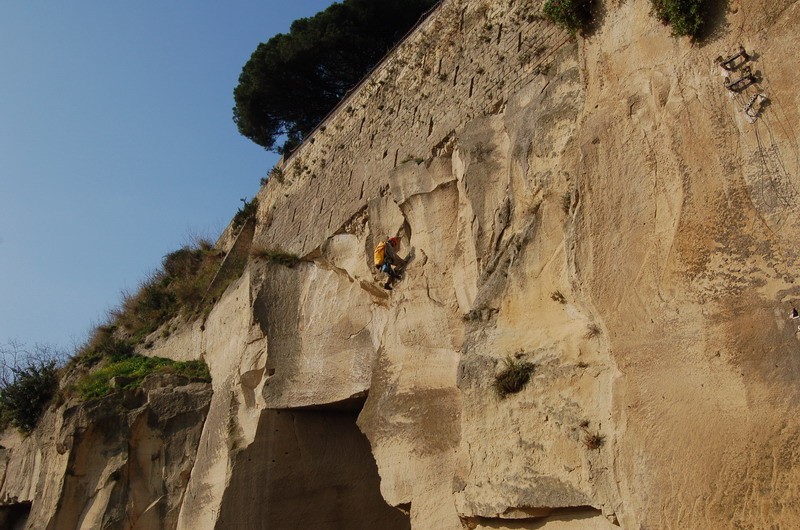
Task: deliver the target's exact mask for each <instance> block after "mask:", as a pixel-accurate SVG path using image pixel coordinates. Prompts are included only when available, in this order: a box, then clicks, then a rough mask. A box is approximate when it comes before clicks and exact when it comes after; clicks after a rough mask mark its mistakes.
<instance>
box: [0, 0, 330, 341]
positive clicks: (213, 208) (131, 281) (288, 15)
mask: <svg viewBox="0 0 800 530" xmlns="http://www.w3.org/2000/svg"><path fill="white" fill-rule="evenodd" d="M331 3H333V2H332V1H331V0H304V1H302V2H290V1H277V0H263V1H260V2H258V1H248V0H229V1H226V2H222V1H211V0H193V1H188V0H172V1H169V2H164V1H163V0H159V1H156V0H142V1H140V2H114V1H112V2H100V1H92V2H89V1H86V0H84V1H81V0H78V1H76V2H63V1H56V0H39V1H36V2H24V1H23V0H9V1H8V2H5V3H4V6H3V12H2V16H1V17H0V344H4V343H6V342H7V341H8V340H17V341H20V342H22V343H26V344H34V343H44V344H53V345H57V346H61V347H65V348H66V347H71V346H72V345H73V344H75V343H79V342H81V341H82V340H83V339H84V338H85V337H86V334H87V332H88V331H89V330H90V329H91V328H92V327H93V326H94V325H96V324H97V323H99V322H100V321H102V320H103V319H104V318H105V317H104V315H105V314H106V312H107V311H108V310H109V309H110V308H112V307H114V306H116V305H117V304H118V302H119V300H120V293H121V292H122V291H123V290H125V289H127V290H134V289H136V287H137V286H138V284H139V282H140V281H141V280H142V279H143V278H144V277H145V275H146V274H147V273H148V272H150V271H152V270H154V269H155V268H157V267H158V266H159V264H160V262H161V258H162V256H163V255H164V254H166V253H168V252H170V251H172V250H175V249H177V248H179V247H181V246H182V245H184V244H186V243H187V242H189V241H190V238H191V236H192V235H193V234H194V235H201V236H208V237H211V238H216V236H217V235H218V234H219V232H220V231H221V230H222V229H223V228H224V227H225V225H226V224H227V223H228V221H229V220H230V218H231V217H232V216H233V214H235V213H236V210H237V208H238V207H239V205H240V204H241V203H240V202H239V198H241V197H248V198H249V197H252V196H253V195H254V194H255V193H256V192H257V191H258V187H259V181H260V179H261V177H263V176H265V175H266V173H267V171H268V170H269V169H270V168H271V167H272V165H274V163H275V161H276V160H277V157H276V155H274V154H272V153H269V152H266V151H264V150H263V149H262V148H261V147H259V146H257V145H255V144H253V143H252V142H250V141H249V140H247V139H246V138H243V137H242V136H240V135H239V133H238V132H237V130H236V126H235V124H234V123H233V121H232V119H231V108H232V107H233V95H232V94H233V88H234V87H235V86H236V83H237V79H238V76H239V73H240V72H241V69H242V66H243V65H244V63H245V62H246V61H247V59H248V58H249V57H250V54H251V53H252V52H253V51H254V50H255V48H256V46H257V45H258V43H259V42H265V41H266V40H267V39H268V38H269V37H271V36H272V35H274V34H276V33H281V32H286V31H288V29H289V25H290V24H291V21H292V20H295V19H296V18H299V17H304V16H310V15H312V14H314V13H316V12H318V11H321V10H322V9H324V8H325V7H326V6H328V5H330V4H331Z"/></svg>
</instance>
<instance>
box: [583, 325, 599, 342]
mask: <svg viewBox="0 0 800 530" xmlns="http://www.w3.org/2000/svg"><path fill="white" fill-rule="evenodd" d="M601 333H602V330H601V329H600V326H598V325H597V324H595V323H594V322H593V323H591V324H589V326H588V327H587V328H586V333H585V334H584V335H583V338H585V339H588V340H591V339H593V338H595V337H599V336H600V334H601Z"/></svg>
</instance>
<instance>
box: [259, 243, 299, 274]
mask: <svg viewBox="0 0 800 530" xmlns="http://www.w3.org/2000/svg"><path fill="white" fill-rule="evenodd" d="M250 254H251V255H252V256H253V257H254V258H257V259H263V260H265V261H269V262H270V263H277V264H278V265H283V266H284V267H288V268H290V269H291V268H293V267H294V266H295V265H297V264H298V263H299V262H300V256H298V255H297V254H290V253H289V252H284V251H282V250H280V249H273V248H263V247H260V248H255V249H253V251H252V252H251V253H250Z"/></svg>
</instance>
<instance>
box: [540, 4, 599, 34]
mask: <svg viewBox="0 0 800 530" xmlns="http://www.w3.org/2000/svg"><path fill="white" fill-rule="evenodd" d="M594 2H595V0H547V1H546V2H545V3H544V8H543V9H542V11H543V12H544V15H545V16H546V17H547V18H549V19H550V20H552V21H553V22H555V23H556V24H557V25H559V26H561V27H563V28H566V29H568V30H570V31H587V30H588V29H589V28H590V27H591V25H592V22H593V21H594Z"/></svg>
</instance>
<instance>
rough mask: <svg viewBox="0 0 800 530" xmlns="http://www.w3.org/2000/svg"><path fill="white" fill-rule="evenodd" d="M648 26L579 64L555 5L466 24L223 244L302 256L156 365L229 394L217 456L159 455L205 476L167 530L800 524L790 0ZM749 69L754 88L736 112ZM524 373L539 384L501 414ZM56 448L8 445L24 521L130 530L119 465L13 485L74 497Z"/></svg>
mask: <svg viewBox="0 0 800 530" xmlns="http://www.w3.org/2000/svg"><path fill="white" fill-rule="evenodd" d="M649 5H650V4H649V2H646V1H643V0H627V1H613V0H609V1H606V2H604V3H603V8H602V13H601V17H600V19H599V21H598V25H597V28H596V30H595V31H594V32H593V33H591V34H589V35H586V36H585V37H582V38H574V37H571V36H570V35H568V34H566V33H564V32H562V31H561V30H558V29H557V28H555V27H554V26H552V25H551V24H550V23H548V22H546V21H544V20H542V19H541V18H540V17H539V16H538V13H539V5H538V3H536V2H518V1H517V2H514V1H505V0H503V1H489V0H484V1H475V2H467V1H466V0H445V1H444V2H443V3H442V5H441V6H440V7H439V8H438V9H437V11H436V12H435V13H433V14H432V15H431V17H429V18H428V19H427V20H426V21H425V22H424V23H423V24H422V25H421V26H420V27H419V28H417V30H415V32H414V33H413V34H412V35H410V36H409V37H408V39H406V41H404V43H402V44H401V45H400V46H399V47H398V48H397V49H396V50H395V51H394V52H392V54H391V55H390V57H389V58H388V59H387V60H386V61H385V62H384V63H383V64H382V65H380V66H379V68H378V69H376V71H375V72H373V74H372V75H371V76H370V77H369V78H368V79H367V80H366V82H365V83H363V84H362V85H361V86H359V87H358V88H357V89H356V90H355V91H354V92H353V94H352V95H351V96H350V97H349V98H348V99H347V100H345V101H344V102H343V103H342V105H341V106H340V107H339V108H338V109H337V110H336V112H334V113H333V114H332V115H331V116H330V117H329V118H328V119H327V120H326V121H325V122H324V123H323V124H322V125H321V126H320V127H319V128H318V129H317V130H316V131H315V132H314V133H313V134H312V135H311V137H310V138H309V139H308V140H307V141H306V143H305V144H304V145H303V146H302V147H301V148H300V149H299V150H298V151H297V152H295V153H294V154H293V155H292V156H291V157H289V158H288V159H287V160H286V161H284V162H283V164H282V166H281V171H280V172H277V173H275V174H276V175H279V176H280V178H277V176H276V177H275V178H273V179H272V180H271V181H270V182H269V183H268V184H267V185H266V186H265V187H264V188H262V190H261V191H260V192H259V195H258V198H259V205H260V208H259V211H258V215H257V219H256V222H255V225H254V226H253V225H250V226H249V228H247V227H246V228H247V229H246V230H244V231H243V232H242V233H241V234H239V235H238V237H236V235H235V234H229V235H228V237H226V238H225V239H224V241H223V243H224V246H225V247H226V248H231V249H234V250H235V252H239V253H240V252H243V251H246V249H247V248H251V249H258V248H262V249H272V250H278V249H279V250H281V251H283V252H288V253H293V254H296V255H298V256H299V257H300V258H301V261H300V262H299V263H298V264H297V265H295V266H293V267H287V266H285V265H283V264H280V263H274V262H271V261H270V260H268V259H256V258H251V259H250V262H249V263H248V266H247V267H246V269H245V272H244V274H243V275H242V276H241V278H239V279H238V281H237V282H236V283H235V284H233V285H232V286H231V287H230V288H229V289H228V290H227V291H226V293H225V294H224V295H223V297H222V298H221V299H220V300H219V302H218V303H217V304H216V305H215V307H214V309H213V310H212V311H211V313H210V314H209V315H208V317H207V318H205V319H203V320H202V321H197V322H195V323H193V324H192V325H190V326H186V327H185V328H184V329H183V330H182V331H179V332H177V333H173V334H172V335H171V336H170V338H169V339H167V340H163V339H158V338H154V341H155V346H154V347H153V348H152V349H150V350H148V354H152V355H159V356H164V357H171V358H174V359H199V358H203V359H205V361H206V362H207V363H208V365H209V368H210V371H211V374H212V379H213V383H212V385H213V395H212V396H211V398H210V404H209V407H208V415H207V418H206V419H205V421H204V422H203V423H202V424H200V423H198V424H197V426H196V427H197V428H198V429H199V428H202V433H201V434H199V441H194V440H193V439H192V438H191V437H185V438H181V439H180V441H176V440H178V439H177V438H174V439H170V440H173V441H170V442H165V443H180V444H186V447H187V448H188V445H192V448H191V450H189V449H187V454H192V455H194V451H195V450H196V457H194V456H192V457H191V458H187V459H186V460H185V461H184V465H183V466H182V467H181V470H182V471H181V473H184V472H185V473H187V474H186V475H181V476H185V478H186V481H185V487H184V483H182V482H181V481H176V480H167V481H166V483H167V484H170V486H169V488H175V489H173V490H171V489H169V488H168V491H164V492H162V493H158V495H156V493H154V492H152V491H149V490H148V491H149V493H148V494H147V495H144V497H143V498H146V499H147V501H148V502H152V503H156V501H157V500H158V499H162V498H163V499H164V500H163V501H158V502H161V503H163V504H162V505H161V506H163V507H162V508H159V509H160V510H163V511H160V512H158V513H159V514H162V515H163V517H162V518H161V519H159V521H160V523H159V524H161V525H162V526H163V527H164V528H181V529H199V528H208V529H210V528H219V529H226V528H348V529H351V528H364V529H367V528H387V529H391V528H408V527H411V528H414V529H431V530H441V529H461V528H473V529H501V528H515V529H522V528H547V529H560V530H570V529H574V530H577V529H589V528H597V529H605V528H614V527H617V526H621V527H623V528H631V529H645V528H647V529H655V528H658V529H662V528H676V529H677V528H680V529H687V528H697V529H710V528H720V529H723V528H754V529H755V528H796V527H800V502H799V501H800V494H799V493H798V492H799V491H800V489H799V488H800V445H798V442H797V441H796V440H797V439H798V435H799V434H800V420H798V409H799V407H800V392H798V384H797V381H798V377H799V376H800V358H798V340H800V335H798V327H797V325H796V324H795V322H796V321H793V320H790V319H788V317H787V315H788V313H789V312H790V311H791V309H792V307H793V304H796V303H797V304H800V302H795V300H796V299H797V297H798V295H800V288H798V286H797V280H798V274H797V272H796V270H795V269H794V267H795V266H796V265H797V259H798V249H797V244H796V242H797V241H798V237H800V224H799V223H798V213H800V212H799V211H798V210H799V209H800V194H798V189H800V188H799V186H800V180H799V177H798V170H800V149H799V148H798V142H799V141H800V137H798V131H797V130H796V127H797V124H798V103H800V101H799V100H798V99H799V98H800V96H798V90H797V86H798V84H799V83H800V69H798V68H797V67H796V65H795V64H794V63H795V62H796V61H795V60H794V56H795V54H794V53H793V52H792V50H795V49H796V48H797V44H798V40H800V37H799V35H800V34H799V33H798V32H797V28H798V27H800V26H798V24H799V23H800V3H798V2H796V1H794V0H752V1H750V2H741V1H739V0H731V1H730V2H729V3H728V5H727V6H724V7H720V9H719V11H718V14H717V18H716V19H715V20H714V21H713V23H712V26H711V27H712V30H713V32H712V34H711V35H710V36H709V37H707V38H706V39H705V40H704V41H703V42H702V43H701V44H694V45H693V44H692V43H690V42H688V41H687V40H683V39H676V38H673V37H672V36H670V34H669V29H668V28H666V27H664V26H662V25H661V24H660V23H659V22H658V21H657V20H655V19H654V18H653V17H652V16H651V15H650V14H649ZM739 45H742V46H744V48H745V49H746V50H747V51H748V58H747V63H748V66H749V67H750V68H751V71H752V72H753V73H754V75H755V81H756V82H755V83H753V84H752V85H750V86H747V87H743V88H742V90H740V91H730V90H728V89H726V87H725V83H726V80H725V79H724V77H723V75H727V76H728V77H729V78H732V79H729V81H727V82H730V81H735V80H736V79H738V77H739V76H740V75H742V71H743V68H739V69H736V70H734V71H733V72H729V71H726V70H724V69H721V67H720V66H719V62H718V60H717V57H718V56H723V57H725V56H729V55H731V54H733V53H735V51H736V50H737V49H738V47H739ZM759 94H763V95H764V96H765V97H764V98H759V99H754V97H756V96H758V95H759ZM751 101H753V102H755V103H756V104H755V105H754V106H753V107H752V108H750V107H748V108H749V112H750V115H748V113H746V112H745V110H744V108H745V107H746V106H747V105H748V103H750V102H751ZM395 234H397V235H401V236H402V238H403V244H402V248H401V254H402V255H404V256H405V255H407V256H409V261H410V263H409V265H408V267H407V269H406V272H405V277H404V279H403V280H402V281H400V282H399V283H398V284H397V285H396V286H395V289H394V290H393V291H391V292H387V291H384V290H383V289H382V288H381V285H380V278H378V276H377V275H375V273H374V271H373V269H372V265H371V253H372V252H371V251H372V248H373V245H374V244H375V243H376V242H377V241H378V240H379V239H381V238H384V237H386V236H387V235H395ZM243 249H244V250H243ZM232 252H233V250H232ZM506 359H520V360H525V361H527V362H530V363H532V364H533V366H534V370H533V373H532V375H531V379H530V381H529V382H528V384H527V385H526V386H525V387H524V388H523V389H522V391H521V392H519V393H515V394H511V395H509V396H507V397H505V398H503V399H500V398H498V397H497V395H496V393H495V392H494V391H493V388H492V385H493V382H494V381H495V377H496V375H497V374H498V373H499V372H500V371H501V370H503V368H504V365H505V364H504V363H505V361H506ZM136 410H138V409H136ZM107 413H110V412H107ZM86 414H89V413H88V412H87V413H86ZM86 418H87V419H85V420H81V421H84V423H83V424H81V425H85V427H83V428H90V427H91V425H94V423H93V422H92V421H90V418H91V416H87V417H86ZM128 418H129V420H126V421H127V423H126V425H129V427H128V428H129V429H131V433H133V431H134V430H135V429H134V428H133V427H132V426H133V425H134V424H136V421H133V423H131V421H132V420H130V415H128ZM57 421H59V422H60V421H64V420H62V419H58V420H57ZM167 430H169V429H167ZM123 431H124V429H123ZM57 432H65V431H64V429H63V428H61V430H60V431H57ZM193 432H194V431H193ZM126 433H127V431H124V432H123V433H121V435H127V434H126ZM130 436H133V434H131V435H130ZM159 439H164V440H166V439H165V438H159ZM190 440H191V443H190ZM37 443H42V444H45V447H46V444H47V443H52V444H54V446H55V447H56V449H55V452H50V453H46V454H45V453H44V452H43V453H41V456H37V457H34V456H33V455H32V452H33V451H35V450H39V449H34V447H37V446H36V444H37ZM4 445H7V444H4ZM62 445H63V444H62V443H61V442H59V443H56V442H55V441H52V442H45V441H44V440H42V441H39V440H30V439H29V440H25V441H23V442H18V444H17V445H16V446H14V444H11V443H9V444H8V447H12V446H13V447H16V448H12V449H9V451H10V452H11V453H10V456H9V457H8V471H6V480H5V483H4V484H3V486H2V489H0V495H4V496H5V497H4V498H11V497H13V498H14V499H16V500H17V505H18V504H19V503H23V502H27V503H32V504H30V505H29V507H30V517H29V519H28V521H29V522H28V527H29V528H40V527H44V526H43V525H41V526H39V525H37V524H36V523H34V522H33V521H45V520H47V521H50V522H49V523H48V524H51V525H57V524H58V523H57V522H55V521H57V519H54V518H53V517H55V516H53V515H52V514H53V513H56V511H57V510H56V508H55V507H54V506H55V505H56V504H57V503H60V504H59V505H60V506H67V505H69V506H70V507H69V510H70V512H69V514H66V513H65V514H64V515H59V516H58V517H71V518H70V519H63V520H64V521H67V520H68V521H69V525H72V526H68V525H67V523H64V526H52V527H54V528H56V527H57V528H67V527H77V528H95V527H99V526H93V525H95V524H96V522H97V521H101V519H99V518H96V517H95V516H94V515H92V516H91V517H90V515H91V514H95V513H104V514H105V515H103V517H104V519H102V521H110V522H109V523H108V524H109V526H108V527H109V528H134V527H136V528H139V527H137V526H135V523H125V522H122V520H121V519H113V518H112V517H111V516H110V515H109V512H108V511H105V512H104V511H103V510H104V508H103V506H106V504H103V503H104V502H106V501H105V500H103V499H106V498H107V496H108V495H111V494H112V493H113V491H112V490H113V488H111V486H110V485H109V484H111V483H112V482H113V481H111V480H110V479H109V478H108V477H110V475H111V473H112V472H113V471H114V469H116V468H115V464H113V462H114V460H113V458H111V457H109V459H108V460H101V459H99V457H98V456H97V455H92V456H93V458H95V460H94V461H93V462H91V463H88V464H81V465H82V466H83V467H86V468H88V469H92V470H93V471H92V473H91V476H92V477H93V478H92V479H91V480H88V479H83V478H82V479H81V480H80V481H79V482H80V484H81V485H80V488H83V489H80V488H79V487H78V486H77V485H76V486H70V487H71V488H72V489H71V490H70V492H69V493H68V494H67V493H64V492H63V491H62V489H63V487H65V486H55V485H50V482H48V481H46V480H42V479H39V481H38V482H37V483H36V484H34V483H32V482H30V481H29V482H28V483H25V481H24V480H23V479H22V478H21V477H22V476H24V475H22V474H20V473H17V474H16V475H15V474H13V473H11V469H12V466H18V467H19V468H20V469H22V468H25V469H34V468H36V469H38V468H37V466H42V465H45V464H46V465H47V466H48V469H53V472H52V473H53V476H54V477H56V476H57V477H58V478H57V479H53V480H55V481H56V482H58V483H59V484H61V483H63V484H67V483H68V482H70V481H73V482H75V480H77V479H74V478H71V477H72V476H73V475H70V473H69V472H68V470H69V469H71V468H70V467H69V466H70V464H68V463H67V459H71V460H76V461H80V458H82V457H80V454H81V453H80V451H79V450H74V449H71V450H67V451H64V450H61V451H60V452H59V450H58V448H59V447H61V446H62ZM25 447H30V449H25ZM131 447H139V444H136V445H133V444H132V445H131ZM26 451H28V452H27V453H26ZM40 451H43V450H40ZM26 455H27V456H26ZM67 455H69V456H67ZM37 458H38V460H37ZM83 458H85V457H83ZM59 462H60V463H59ZM128 462H130V457H128ZM130 465H131V464H130V463H129V464H128V466H130ZM25 466H27V467H25ZM164 469H166V468H163V469H162V471H161V473H162V476H163V473H164ZM188 469H191V472H190V474H188V473H189V471H188ZM170 473H171V471H170ZM31 476H32V475H31ZM79 476H81V477H83V476H84V475H83V474H80V475H79ZM10 477H16V478H14V479H13V480H11V479H10ZM97 477H101V478H100V479H99V480H98V478H97ZM87 480H88V481H87ZM87 484H91V485H90V486H87ZM54 488H55V489H54ZM59 488H61V489H59ZM178 490H180V493H178ZM87 492H91V493H87ZM80 495H89V497H85V498H91V499H94V500H92V501H91V503H90V504H91V506H89V505H87V501H86V500H85V498H84V500H82V501H80V500H71V499H77V497H78V496H80ZM159 495H161V496H162V497H159ZM128 497H129V498H132V497H131V494H129V495H128ZM59 499H61V500H59ZM131 502H132V501H131ZM98 503H99V504H98ZM39 504H41V505H42V507H40V506H38V505H39ZM95 504H97V505H98V507H97V508H96V509H95V508H94V506H95ZM134 504H136V503H134ZM143 504H145V502H144V501H142V503H139V504H138V505H143ZM17 505H15V506H17ZM118 505H119V504H116V505H115V506H118ZM77 507H80V508H77ZM76 510H82V511H76ZM62 511H63V510H62ZM145 512H146V511H145ZM145 512H143V511H141V510H138V511H136V513H137V514H140V513H145ZM74 513H83V514H87V515H85V516H81V517H76V516H75V515H74ZM129 513H131V512H130V510H129ZM37 514H43V515H41V517H45V518H46V517H50V518H49V519H35V517H40V516H39V515H37ZM92 517H95V518H92ZM154 524H155V523H154ZM145 527H146V528H156V527H158V526H141V528H145Z"/></svg>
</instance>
